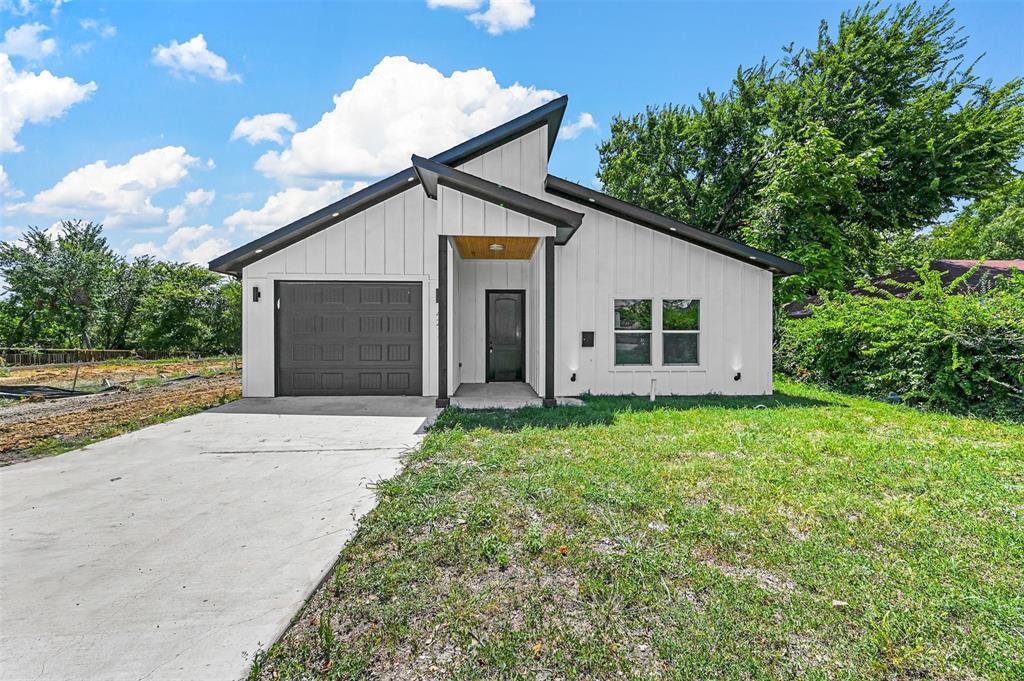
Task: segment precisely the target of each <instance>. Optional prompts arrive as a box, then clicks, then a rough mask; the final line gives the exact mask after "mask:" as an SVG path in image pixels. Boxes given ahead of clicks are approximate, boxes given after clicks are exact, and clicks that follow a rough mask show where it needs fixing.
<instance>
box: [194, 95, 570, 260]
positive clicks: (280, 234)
mask: <svg viewBox="0 0 1024 681" xmlns="http://www.w3.org/2000/svg"><path fill="white" fill-rule="evenodd" d="M568 101H569V98H568V97H567V96H565V95H563V96H561V97H558V98H557V99H553V100H551V101H550V102H548V103H547V104H544V105H543V106H540V107H537V108H536V109H534V110H533V111H529V112H527V113H525V114H523V115H522V116H519V117H518V118H514V119H512V120H511V121H509V122H508V123H505V124H503V125H499V126H498V127H496V128H494V129H493V130H488V131H487V132H485V133H482V134H480V135H477V136H476V137H474V138H472V139H470V140H467V141H466V142H463V143H462V144H459V145H457V146H454V147H452V148H451V149H448V150H446V151H442V152H441V153H440V154H437V155H436V156H433V157H432V160H434V161H436V162H438V163H442V164H445V165H457V164H460V163H465V162H466V161H469V160H471V159H473V158H476V157H477V156H480V155H481V154H486V153H487V152H488V151H491V150H492V149H496V148H498V147H500V146H501V145H502V144H505V143H506V142H508V141H509V140H512V139H515V138H516V137H520V136H522V135H525V134H526V133H528V132H531V131H533V130H536V129H537V128H539V127H541V126H542V125H545V124H546V125H547V126H548V156H550V155H551V150H552V148H553V147H554V145H555V138H556V137H557V136H558V128H559V126H560V125H561V124H562V116H563V115H564V114H565V107H566V104H567V103H568ZM415 181H416V174H415V173H414V172H413V169H412V168H406V169H405V170H403V171H401V172H399V173H396V174H394V175H392V176H391V177H388V178H385V179H383V180H381V181H380V182H377V183H375V184H372V185H370V186H369V187H366V188H365V189H361V190H360V191H358V192H355V193H354V194H351V195H349V196H346V197H345V198H343V199H341V200H340V201H336V202H334V203H332V204H330V205H329V206H325V207H324V208H321V209H320V210H318V211H316V212H314V213H310V214H309V215H307V216H306V217H303V218H299V219H298V220H296V221H295V222H292V223H291V224H289V225H286V226H284V227H281V228H280V229H277V230H275V231H273V232H271V233H270V234H266V235H264V236H261V237H260V238H258V239H256V240H254V241H250V242H249V243H247V244H245V245H244V246H240V247H238V248H236V249H235V250H233V251H231V252H229V253H225V254H224V255H222V256H220V257H218V258H215V259H213V260H211V261H210V269H211V270H213V271H215V272H222V273H224V274H231V275H234V276H236V277H240V276H241V274H242V268H243V267H245V266H246V265H249V264H250V263H253V262H255V261H257V260H259V259H261V258H265V257H267V256H268V255H270V254H271V253H274V252H276V251H279V250H281V249H282V248H285V247H286V246H290V245H291V244H293V243H295V242H297V241H301V240H302V239H305V238H306V237H308V236H310V235H312V234H316V233H317V232H319V231H321V230H323V229H326V228H327V227H330V226H331V225H333V224H336V223H338V222H341V221H342V220H344V219H346V218H348V217H351V216H352V215H355V214H356V213H358V212H360V211H363V210H366V209H367V208H370V207H371V206H374V205H376V204H378V203H381V202H382V201H384V200H386V199H389V198H391V197H392V196H395V195H397V194H399V193H401V192H402V191H404V190H405V189H406V188H407V187H408V186H409V183H410V182H415Z"/></svg>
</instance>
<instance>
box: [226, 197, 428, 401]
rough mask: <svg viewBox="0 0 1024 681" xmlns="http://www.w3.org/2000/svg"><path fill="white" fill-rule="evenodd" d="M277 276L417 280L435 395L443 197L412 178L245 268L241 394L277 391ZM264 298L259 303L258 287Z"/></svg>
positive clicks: (425, 350) (425, 349) (289, 278)
mask: <svg viewBox="0 0 1024 681" xmlns="http://www.w3.org/2000/svg"><path fill="white" fill-rule="evenodd" d="M277 281H416V282H421V283H422V293H423V309H424V324H423V345H424V347H423V367H424V371H423V394H424V395H436V394H437V359H436V358H437V301H436V299H435V296H434V290H435V289H436V288H437V202H435V201H432V200H430V199H428V198H427V197H426V195H425V194H424V193H423V188H422V187H421V186H420V185H419V184H413V185H411V186H410V187H409V189H407V190H405V191H404V192H402V193H401V194H398V195H396V196H393V197H391V198H389V199H387V200H386V201H383V202H381V203H378V204H377V205H375V206H372V207H370V208H368V209H367V210H365V211H363V212H362V213H359V214H357V215H353V216H352V217H350V218H348V219H346V220H344V221H342V222H340V223H338V224H336V225H332V226H330V227H328V228H327V229H324V230H322V231H320V232H317V233H316V234H313V235H312V236H309V237H307V238H306V239H303V240H301V241H297V242H296V243H294V244H292V245H290V246H288V247H287V248H284V249H282V250H280V251H278V252H276V253H272V254H271V255H268V256H267V257H265V258H263V259H261V260H257V261H256V262H254V263H252V264H251V265H247V266H246V267H245V268H244V269H243V270H242V285H243V287H244V291H245V293H244V298H243V305H244V308H243V316H242V346H243V352H242V393H243V395H245V396H246V397H271V396H273V395H274V374H275V364H276V362H275V357H274V306H275V302H276V301H275V299H274V289H275V286H274V284H275V282H277ZM254 286H255V287H259V289H260V293H261V298H260V301H259V302H253V300H252V289H253V287H254Z"/></svg>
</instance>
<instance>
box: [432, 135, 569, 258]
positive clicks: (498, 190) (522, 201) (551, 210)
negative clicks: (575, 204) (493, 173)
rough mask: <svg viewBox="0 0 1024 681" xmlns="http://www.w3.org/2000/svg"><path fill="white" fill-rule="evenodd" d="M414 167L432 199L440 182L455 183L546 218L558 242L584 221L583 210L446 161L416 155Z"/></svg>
mask: <svg viewBox="0 0 1024 681" xmlns="http://www.w3.org/2000/svg"><path fill="white" fill-rule="evenodd" d="M412 167H413V170H414V171H416V175H417V177H419V179H420V184H422V185H423V190H424V191H425V192H426V193H427V196H429V197H430V198H432V199H436V198H437V186H438V185H439V184H440V185H442V186H444V187H451V188H452V189H455V190H458V191H460V192H462V193H463V194H469V195H470V196H475V197H476V198H478V199H482V200H484V201H489V202H490V203H493V204H496V205H499V206H501V207H503V208H508V209H510V210H514V211H515V212H517V213H521V214H523V215H526V216H528V217H531V218H534V219H536V220H540V221H541V222H546V223H548V224H549V225H554V227H555V243H557V244H560V245H564V244H565V243H566V242H567V241H569V239H571V238H572V235H573V234H574V233H575V232H576V230H577V229H579V227H580V225H582V224H583V213H576V212H574V211H571V210H568V209H567V208H562V207H561V206H558V205H556V204H553V203H551V202H550V201H545V200H543V199H538V198H537V197H536V196H530V195H529V194H524V193H522V192H520V191H516V190H515V189H511V188H509V187H503V186H501V185H500V184H496V183H494V182H491V181H490V180H485V179H484V178H482V177H477V176H476V175H471V174H470V173H464V172H462V171H461V170H456V169H455V168H452V167H451V166H446V165H444V164H443V163H438V162H436V161H431V160H430V159H426V158H423V157H421V156H415V155H414V156H413V157H412Z"/></svg>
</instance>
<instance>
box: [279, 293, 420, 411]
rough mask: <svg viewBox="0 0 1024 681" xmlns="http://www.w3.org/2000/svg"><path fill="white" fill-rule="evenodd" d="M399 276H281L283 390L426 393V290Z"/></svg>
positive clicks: (304, 392) (292, 392) (302, 392)
mask: <svg viewBox="0 0 1024 681" xmlns="http://www.w3.org/2000/svg"><path fill="white" fill-rule="evenodd" d="M420 287H421V284H418V283H411V284H410V283H401V282H341V281H329V282H328V281H283V282H280V283H278V288H277V296H276V298H277V301H276V303H277V305H278V308H277V329H276V334H277V394H278V395H421V394H422V393H423V295H422V290H421V288H420Z"/></svg>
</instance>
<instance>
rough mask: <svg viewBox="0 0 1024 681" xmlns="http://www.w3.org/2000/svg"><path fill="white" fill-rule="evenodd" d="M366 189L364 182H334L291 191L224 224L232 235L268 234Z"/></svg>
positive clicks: (229, 219) (244, 210) (283, 192)
mask: <svg viewBox="0 0 1024 681" xmlns="http://www.w3.org/2000/svg"><path fill="white" fill-rule="evenodd" d="M366 186H367V183H366V182H362V181H360V182H353V183H350V184H346V183H343V182H342V181H341V180H332V181H328V182H324V183H322V184H320V186H318V187H315V188H313V189H302V188H300V187H289V188H288V189H285V190H283V191H280V192H277V193H276V194H271V195H270V196H269V197H268V198H267V200H266V202H265V203H264V204H263V206H262V207H261V208H258V209H256V210H248V209H243V210H239V211H236V212H234V213H232V214H231V215H229V216H228V217H227V218H226V219H225V220H224V224H225V225H227V227H228V229H229V230H231V231H234V230H235V229H243V230H245V231H247V232H251V233H253V234H265V233H267V232H270V231H272V230H275V229H277V228H278V227H284V226H285V225H287V224H289V223H291V222H294V221H295V220H297V219H299V218H301V217H303V216H306V215H309V214H310V213H312V212H313V211H315V210H319V209H321V208H323V207H324V206H326V205H328V204H331V203H334V202H335V201H337V200H339V199H342V198H344V197H346V196H348V195H349V194H352V193H353V192H357V191H359V190H360V189H363V188H364V187H366Z"/></svg>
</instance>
